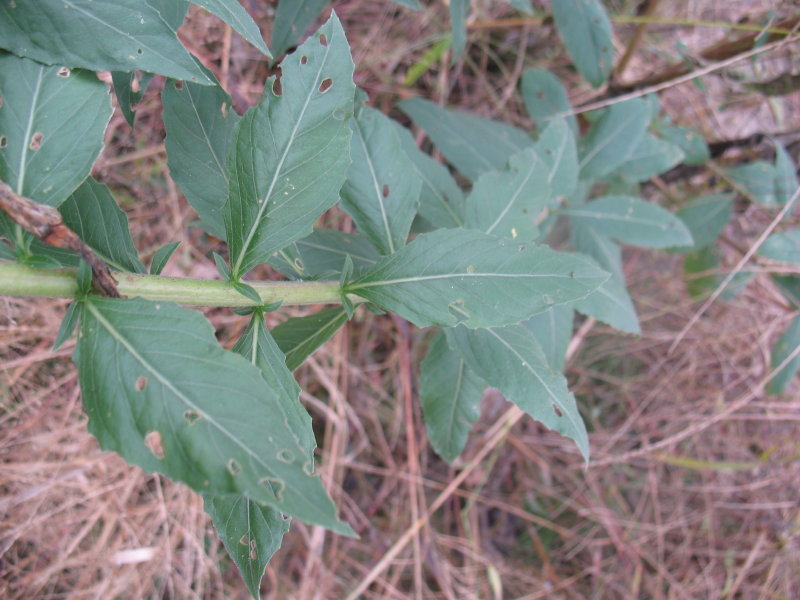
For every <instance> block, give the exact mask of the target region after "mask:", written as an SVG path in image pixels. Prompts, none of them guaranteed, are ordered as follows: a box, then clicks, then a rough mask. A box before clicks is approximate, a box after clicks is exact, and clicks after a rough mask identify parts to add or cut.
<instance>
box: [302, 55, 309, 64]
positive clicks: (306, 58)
mask: <svg viewBox="0 0 800 600" xmlns="http://www.w3.org/2000/svg"><path fill="white" fill-rule="evenodd" d="M300 64H301V65H305V64H308V57H307V56H306V55H305V54H304V55H303V56H301V57H300Z"/></svg>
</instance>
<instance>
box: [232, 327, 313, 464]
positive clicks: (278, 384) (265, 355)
mask: <svg viewBox="0 0 800 600" xmlns="http://www.w3.org/2000/svg"><path fill="white" fill-rule="evenodd" d="M233 351H234V352H236V353H237V354H241V355H242V356H244V357H245V358H246V359H247V360H248V361H249V362H250V363H251V364H253V365H255V366H256V367H258V368H259V370H260V371H261V375H262V377H264V381H266V382H267V385H268V386H269V387H270V388H271V389H272V390H273V391H274V392H275V396H276V398H277V401H278V405H279V407H280V410H281V413H280V419H279V420H281V421H282V422H283V423H284V426H285V427H286V428H287V429H288V430H289V431H291V432H292V433H293V434H294V436H295V438H296V439H297V441H298V443H299V444H300V446H301V447H302V448H303V450H304V451H305V453H304V455H303V459H304V460H306V461H308V462H309V463H310V464H313V461H314V448H316V447H317V442H316V440H315V439H314V430H313V429H312V427H311V416H310V415H309V414H308V412H307V411H306V409H305V408H304V407H303V405H302V404H300V386H299V385H297V381H295V379H294V376H293V375H292V372H291V371H290V370H289V368H288V367H287V365H286V357H285V356H284V354H283V352H281V350H280V348H279V347H278V345H277V344H276V343H275V340H274V339H273V337H272V336H271V335H270V333H269V331H268V330H267V328H266V327H265V326H264V317H263V315H261V314H260V313H259V312H256V313H255V314H254V315H253V317H252V318H251V319H250V323H249V324H248V326H247V329H246V330H245V332H244V334H243V335H242V337H240V338H239V341H237V342H236V344H235V345H234V347H233ZM273 416H274V417H275V418H278V415H273Z"/></svg>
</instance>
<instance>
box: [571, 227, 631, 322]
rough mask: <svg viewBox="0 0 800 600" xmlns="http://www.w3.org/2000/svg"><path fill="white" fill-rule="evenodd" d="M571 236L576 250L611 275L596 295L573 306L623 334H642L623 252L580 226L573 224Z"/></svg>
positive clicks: (604, 238)
mask: <svg viewBox="0 0 800 600" xmlns="http://www.w3.org/2000/svg"><path fill="white" fill-rule="evenodd" d="M570 235H571V239H572V243H573V244H574V246H575V247H576V248H577V249H578V250H579V251H580V252H583V253H584V254H588V255H589V256H591V257H592V258H594V259H595V260H596V261H597V263H598V264H599V265H600V266H601V267H602V268H603V269H605V270H606V271H608V272H609V273H611V277H609V278H608V281H605V282H603V284H602V285H601V286H600V287H599V288H597V291H596V292H595V293H594V294H590V295H589V296H587V297H586V298H582V299H581V300H578V301H576V302H574V303H573V304H572V306H573V307H574V308H575V309H576V310H577V311H579V312H581V313H583V314H585V315H588V316H590V317H594V318H595V319H599V320H601V321H603V322H604V323H608V324H609V325H611V326H612V327H616V328H617V329H619V330H620V331H627V332H629V333H637V334H638V333H640V332H641V330H640V328H639V317H638V316H637V315H636V308H635V307H634V306H633V301H632V300H631V297H630V295H629V294H628V289H627V287H626V286H625V273H624V271H623V268H622V250H621V249H620V247H619V246H618V245H617V244H616V243H614V242H613V241H611V240H610V239H609V238H608V237H606V236H605V235H603V234H602V233H600V232H599V231H597V230H596V229H593V228H591V227H586V226H584V225H581V224H580V223H577V222H573V223H571V229H570Z"/></svg>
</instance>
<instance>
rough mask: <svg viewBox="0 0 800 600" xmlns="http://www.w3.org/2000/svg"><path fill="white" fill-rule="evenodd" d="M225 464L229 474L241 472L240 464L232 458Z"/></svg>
mask: <svg viewBox="0 0 800 600" xmlns="http://www.w3.org/2000/svg"><path fill="white" fill-rule="evenodd" d="M227 466H228V473H230V474H231V475H238V474H239V473H241V472H242V465H240V464H239V463H238V462H236V461H235V460H233V459H230V460H229V461H228V465H227Z"/></svg>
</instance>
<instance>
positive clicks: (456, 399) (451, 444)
mask: <svg viewBox="0 0 800 600" xmlns="http://www.w3.org/2000/svg"><path fill="white" fill-rule="evenodd" d="M486 387H487V384H486V382H485V381H483V380H481V378H480V377H478V376H477V375H475V373H474V372H473V371H472V370H471V369H469V368H468V367H467V366H466V364H465V363H464V359H463V358H461V356H460V355H459V354H457V353H455V352H453V351H452V350H451V349H450V348H449V347H448V345H447V339H446V338H445V336H444V334H443V333H442V332H439V333H438V334H437V335H436V337H435V338H434V340H433V342H431V345H430V348H429V349H428V355H427V356H426V357H425V359H424V360H423V361H422V363H421V364H420V379H419V400H420V404H421V405H422V415H423V417H424V419H425V427H426V428H427V429H428V438H429V439H430V442H431V445H432V446H433V448H434V450H436V453H437V454H438V455H439V456H441V457H442V458H443V459H444V460H446V461H447V462H449V463H451V464H452V463H453V461H455V459H456V458H458V455H459V454H461V451H462V450H464V446H465V445H466V444H467V436H468V435H469V432H470V430H471V429H472V426H473V425H474V424H475V421H477V420H478V416H479V415H480V411H479V410H478V407H479V404H480V401H481V396H483V390H484V389H485V388H486Z"/></svg>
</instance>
